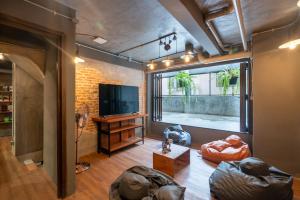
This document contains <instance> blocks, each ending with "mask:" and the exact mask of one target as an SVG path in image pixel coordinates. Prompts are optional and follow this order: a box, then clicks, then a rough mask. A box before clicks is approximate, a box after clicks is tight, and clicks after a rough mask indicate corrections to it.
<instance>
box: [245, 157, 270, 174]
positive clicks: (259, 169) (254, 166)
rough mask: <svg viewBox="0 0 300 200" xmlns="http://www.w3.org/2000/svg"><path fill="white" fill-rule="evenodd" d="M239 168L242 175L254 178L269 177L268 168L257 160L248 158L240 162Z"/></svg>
mask: <svg viewBox="0 0 300 200" xmlns="http://www.w3.org/2000/svg"><path fill="white" fill-rule="evenodd" d="M240 168H241V170H242V172H243V173H245V174H248V175H252V176H256V177H259V176H269V175H270V171H269V168H270V166H269V165H268V164H267V163H265V162H264V161H262V160H260V159H258V158H253V157H250V158H246V159H244V160H242V161H241V162H240Z"/></svg>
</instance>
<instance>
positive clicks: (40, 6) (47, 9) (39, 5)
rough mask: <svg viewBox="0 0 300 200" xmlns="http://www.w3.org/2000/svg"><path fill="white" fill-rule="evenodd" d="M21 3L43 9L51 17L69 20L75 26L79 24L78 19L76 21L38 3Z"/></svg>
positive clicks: (26, 0) (28, 0) (28, 1)
mask: <svg viewBox="0 0 300 200" xmlns="http://www.w3.org/2000/svg"><path fill="white" fill-rule="evenodd" d="M23 1H24V2H26V3H28V4H31V5H32V6H36V7H38V8H40V9H43V10H45V11H47V12H50V13H52V14H53V15H57V16H61V17H63V18H65V19H68V20H71V21H72V22H73V23H75V24H78V22H79V21H78V19H76V18H73V17H69V16H67V15H64V14H62V13H59V12H57V11H55V10H54V9H49V8H47V7H45V6H43V5H41V4H39V3H36V2H32V1H30V0H23Z"/></svg>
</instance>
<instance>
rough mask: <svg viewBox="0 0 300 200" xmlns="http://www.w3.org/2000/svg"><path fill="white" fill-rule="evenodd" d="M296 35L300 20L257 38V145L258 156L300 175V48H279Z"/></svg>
mask: <svg viewBox="0 0 300 200" xmlns="http://www.w3.org/2000/svg"><path fill="white" fill-rule="evenodd" d="M294 34H295V35H298V36H299V34H300V22H298V23H297V24H295V25H294V26H293V27H290V29H288V28H286V29H281V30H278V31H270V32H268V33H264V34H259V35H256V36H254V37H253V118H254V121H253V122H254V127H253V148H254V156H257V157H259V158H262V159H264V160H265V161H267V162H269V163H270V164H273V165H275V166H277V167H279V168H281V169H282V170H286V171H287V172H289V173H292V174H295V175H297V176H298V177H300V156H299V155H300V148H299V144H300V104H299V99H300V89H299V88H300V76H299V69H300V68H299V58H300V48H299V47H297V48H296V49H294V50H290V49H282V50H281V49H278V46H279V45H281V44H282V43H284V42H286V41H288V40H289V39H290V38H291V36H293V35H294ZM296 38H297V37H296Z"/></svg>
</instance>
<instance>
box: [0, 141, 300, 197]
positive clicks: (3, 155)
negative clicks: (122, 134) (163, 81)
mask: <svg viewBox="0 0 300 200" xmlns="http://www.w3.org/2000/svg"><path fill="white" fill-rule="evenodd" d="M9 143H10V138H7V137H6V138H0V200H19V199H22V200H48V199H49V200H55V199H57V198H56V193H55V189H54V186H53V185H52V183H51V182H50V181H49V179H48V177H47V175H45V173H44V172H43V170H42V169H37V170H34V171H28V170H27V169H26V168H25V167H24V166H23V165H22V164H21V163H19V162H18V161H17V160H16V158H15V157H14V156H13V155H12V154H11V152H10V144H9ZM160 145H161V143H160V142H159V141H157V140H152V139H146V140H145V144H144V145H136V146H132V147H130V148H127V149H125V150H123V151H119V152H116V153H115V154H113V155H112V156H111V157H110V158H108V157H107V156H106V155H103V154H96V153H95V154H92V155H89V156H86V157H84V158H83V160H85V161H89V162H90V163H91V165H92V167H91V169H90V170H89V171H87V172H84V173H82V174H79V175H77V191H76V193H75V194H73V195H72V196H70V197H68V198H66V199H67V200H106V199H108V190H109V187H110V184H111V183H112V182H113V181H114V180H115V179H116V178H117V177H118V176H119V175H120V174H121V173H122V172H123V171H124V170H126V169H127V168H129V167H132V166H134V165H146V166H149V167H152V152H153V151H154V150H156V149H158V148H160ZM213 171H214V166H213V165H212V164H210V163H208V162H205V161H203V160H202V159H201V157H200V156H199V155H198V153H197V152H196V150H191V164H190V165H189V166H187V167H186V168H183V169H182V170H181V171H179V172H178V173H177V174H176V176H175V179H176V180H177V182H179V183H180V184H181V185H183V186H185V187H187V190H186V193H185V199H186V200H193V199H212V198H211V197H210V192H209V185H208V177H209V176H210V174H211V173H212V172H213ZM294 186H295V190H294V191H295V193H296V196H298V198H295V199H300V198H299V196H300V184H299V182H295V184H294Z"/></svg>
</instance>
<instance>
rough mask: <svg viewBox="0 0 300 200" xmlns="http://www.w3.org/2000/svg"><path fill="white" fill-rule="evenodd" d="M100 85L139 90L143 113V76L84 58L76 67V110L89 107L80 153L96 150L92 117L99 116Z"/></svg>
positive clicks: (134, 71) (142, 74) (139, 71)
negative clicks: (125, 86)
mask: <svg viewBox="0 0 300 200" xmlns="http://www.w3.org/2000/svg"><path fill="white" fill-rule="evenodd" d="M99 83H105V84H119V85H130V86H138V87H139V110H140V113H144V112H145V100H146V97H145V74H144V72H143V71H141V70H136V69H131V68H127V67H123V66H118V65H112V64H110V63H106V62H101V61H97V60H92V59H87V58H85V62H84V63H80V64H77V65H76V88H75V90H76V91H75V92H76V110H77V109H79V108H80V106H81V105H82V104H83V103H86V104H87V105H88V106H89V108H90V119H89V121H88V125H87V127H86V128H85V130H84V135H83V136H82V138H81V141H80V147H79V152H80V153H79V154H80V155H84V154H88V153H91V152H92V151H96V149H95V145H96V141H95V140H96V132H97V130H96V126H95V124H94V123H93V122H92V121H91V118H92V117H94V116H98V115H99V98H98V86H99Z"/></svg>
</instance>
